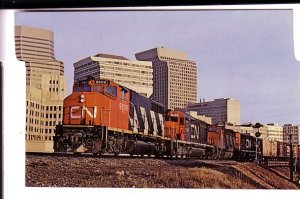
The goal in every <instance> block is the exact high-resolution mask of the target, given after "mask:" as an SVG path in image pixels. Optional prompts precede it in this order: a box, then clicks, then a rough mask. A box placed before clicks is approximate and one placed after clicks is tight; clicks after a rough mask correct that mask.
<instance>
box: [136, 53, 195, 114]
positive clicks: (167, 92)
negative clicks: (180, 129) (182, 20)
mask: <svg viewBox="0 0 300 199" xmlns="http://www.w3.org/2000/svg"><path fill="white" fill-rule="evenodd" d="M135 57H136V59H137V60H141V61H151V62H152V65H153V99H154V100H155V101H158V102H160V103H162V104H164V105H165V106H166V108H169V109H176V108H183V107H185V106H186V104H187V103H189V102H196V101H197V66H196V63H195V62H194V61H191V60H189V59H188V57H187V54H186V53H184V52H181V51H176V50H172V49H168V48H163V47H162V48H154V49H150V50H146V51H143V52H139V53H136V54H135Z"/></svg>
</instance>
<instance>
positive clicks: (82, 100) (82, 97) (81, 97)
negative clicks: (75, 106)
mask: <svg viewBox="0 0 300 199" xmlns="http://www.w3.org/2000/svg"><path fill="white" fill-rule="evenodd" d="M79 101H80V102H81V103H82V102H84V101H85V99H84V95H82V94H81V95H80V99H79Z"/></svg>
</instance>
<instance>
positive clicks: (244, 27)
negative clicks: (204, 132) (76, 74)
mask: <svg viewBox="0 0 300 199" xmlns="http://www.w3.org/2000/svg"><path fill="white" fill-rule="evenodd" d="M16 25H28V26H33V27H39V28H46V29H50V30H52V31H53V32H54V37H55V41H54V42H55V56H56V58H57V59H58V60H61V61H63V62H64V66H65V75H66V77H67V87H68V89H67V90H68V92H67V94H70V92H71V87H72V84H73V63H74V62H76V61H79V60H80V59H82V58H85V57H88V56H90V55H95V54H97V53H100V52H101V53H109V54H115V55H122V56H125V57H127V58H129V59H135V57H134V54H135V53H137V52H141V51H144V50H148V49H151V48H155V47H161V46H164V47H166V48H171V49H175V50H180V51H185V52H186V53H187V54H188V57H189V58H190V59H191V60H194V61H195V62H196V63H197V67H198V100H199V99H200V98H201V99H203V98H205V100H206V101H209V100H213V99H215V98H228V97H232V98H234V99H237V100H239V101H240V103H241V122H248V121H251V122H262V123H279V124H284V123H292V124H295V125H296V124H300V63H299V62H297V61H296V60H295V57H294V52H293V34H292V33H293V32H292V28H293V17H292V11H289V10H273V11H271V10H259V11H254V10H248V11H246V10H244V11H122V12H111V11H106V12H99V11H97V12H67V13H66V12H48V13H43V12H35V13H30V12H27V13H17V14H16Z"/></svg>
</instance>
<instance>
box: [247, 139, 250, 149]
mask: <svg viewBox="0 0 300 199" xmlns="http://www.w3.org/2000/svg"><path fill="white" fill-rule="evenodd" d="M246 148H247V149H249V148H251V140H249V139H246Z"/></svg>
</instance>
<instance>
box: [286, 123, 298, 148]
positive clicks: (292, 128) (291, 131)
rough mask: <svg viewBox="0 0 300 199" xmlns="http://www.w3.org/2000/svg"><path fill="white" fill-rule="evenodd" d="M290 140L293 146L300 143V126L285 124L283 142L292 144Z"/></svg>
mask: <svg viewBox="0 0 300 199" xmlns="http://www.w3.org/2000/svg"><path fill="white" fill-rule="evenodd" d="M290 138H291V139H292V143H293V144H299V143H300V142H299V141H300V125H292V124H285V125H283V142H285V143H288V144H289V143H290Z"/></svg>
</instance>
